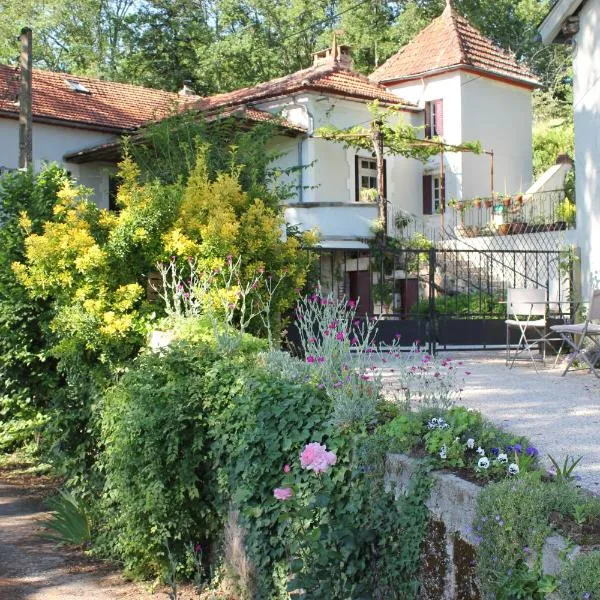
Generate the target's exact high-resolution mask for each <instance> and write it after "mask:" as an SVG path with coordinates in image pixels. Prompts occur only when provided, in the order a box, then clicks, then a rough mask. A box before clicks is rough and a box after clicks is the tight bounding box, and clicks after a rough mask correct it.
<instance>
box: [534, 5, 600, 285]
mask: <svg viewBox="0 0 600 600" xmlns="http://www.w3.org/2000/svg"><path fill="white" fill-rule="evenodd" d="M540 34H541V36H542V40H543V41H544V42H545V43H548V44H550V43H553V42H558V43H569V44H571V45H572V47H573V72H574V81H573V108H574V117H575V165H576V171H577V177H576V198H577V230H576V243H577V245H578V246H579V247H580V248H581V270H582V275H583V276H582V279H583V288H584V293H586V294H588V293H589V292H590V289H591V287H592V286H594V287H596V288H597V287H598V278H599V277H600V237H599V233H600V210H599V209H600V0H558V1H557V2H556V3H555V4H554V6H553V8H552V10H551V11H550V13H549V14H548V15H547V17H546V19H545V20H544V22H543V23H542V25H541V26H540Z"/></svg>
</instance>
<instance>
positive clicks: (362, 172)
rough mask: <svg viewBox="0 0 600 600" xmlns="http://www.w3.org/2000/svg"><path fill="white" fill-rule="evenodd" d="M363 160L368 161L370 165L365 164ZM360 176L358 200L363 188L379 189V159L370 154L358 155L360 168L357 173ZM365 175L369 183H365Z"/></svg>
mask: <svg viewBox="0 0 600 600" xmlns="http://www.w3.org/2000/svg"><path fill="white" fill-rule="evenodd" d="M363 161H364V162H367V163H368V166H364V165H363ZM356 176H357V177H358V198H356V201H357V202H358V201H360V193H361V191H362V190H371V189H375V190H376V189H377V160H376V159H374V158H371V157H369V156H360V155H359V156H358V170H357V173H356ZM363 177H366V178H367V180H368V183H369V185H368V186H365V185H363Z"/></svg>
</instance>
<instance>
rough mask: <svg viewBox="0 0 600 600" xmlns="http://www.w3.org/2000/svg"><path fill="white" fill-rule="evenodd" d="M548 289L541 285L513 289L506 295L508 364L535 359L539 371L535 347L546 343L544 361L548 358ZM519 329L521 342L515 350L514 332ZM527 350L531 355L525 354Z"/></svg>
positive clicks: (534, 363) (543, 354) (511, 366)
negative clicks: (512, 346)
mask: <svg viewBox="0 0 600 600" xmlns="http://www.w3.org/2000/svg"><path fill="white" fill-rule="evenodd" d="M547 305H548V302H547V300H546V290H543V289H539V288H509V289H508V293H507V298H506V314H507V319H506V321H505V323H506V366H509V368H511V369H512V368H513V366H514V364H515V361H517V360H531V362H532V363H533V366H534V367H535V370H536V372H537V364H536V357H535V356H534V355H533V353H532V352H531V349H532V348H533V347H534V346H536V345H540V343H541V344H542V345H543V349H542V362H543V361H544V359H545V354H546V344H545V343H544V335H545V328H546V307H547ZM513 330H517V331H518V332H519V334H520V335H519V342H518V344H517V347H516V348H515V349H514V351H511V344H510V334H511V331H513ZM525 353H527V355H528V356H522V355H524V354H525Z"/></svg>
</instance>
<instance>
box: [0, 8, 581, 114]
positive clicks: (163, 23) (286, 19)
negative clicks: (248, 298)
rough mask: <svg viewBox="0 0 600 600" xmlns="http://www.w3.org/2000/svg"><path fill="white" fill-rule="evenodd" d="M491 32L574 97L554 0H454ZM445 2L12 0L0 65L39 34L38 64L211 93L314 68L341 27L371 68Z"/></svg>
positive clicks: (559, 91) (562, 93)
mask: <svg viewBox="0 0 600 600" xmlns="http://www.w3.org/2000/svg"><path fill="white" fill-rule="evenodd" d="M454 4H455V7H456V9H457V10H458V11H459V12H460V13H461V14H464V15H465V16H466V17H467V18H468V19H469V20H470V21H471V22H472V23H473V24H474V25H475V26H476V27H478V28H479V29H480V30H481V31H482V32H483V34H484V35H486V36H488V37H490V38H491V39H492V40H493V41H494V42H496V43H497V44H499V45H500V46H502V47H504V48H509V49H510V50H512V51H513V52H515V54H516V56H517V58H518V59H519V60H525V61H528V63H529V64H531V66H532V68H533V69H534V70H535V72H536V73H537V74H538V75H539V76H540V77H541V79H542V80H543V82H544V84H545V85H546V87H547V89H549V90H550V93H551V96H552V97H555V98H558V99H559V100H560V101H562V102H566V101H567V100H568V98H567V97H566V96H568V94H569V93H570V87H571V83H570V80H569V74H570V66H571V57H570V52H569V49H568V48H566V47H564V46H544V45H542V44H541V42H540V41H539V39H538V37H537V26H538V25H539V23H540V22H541V20H542V19H543V17H544V16H545V14H546V13H547V12H548V10H549V8H550V5H551V2H550V0H454ZM444 6H445V1H444V0H397V1H394V2H381V0H362V1H361V0H318V1H317V2H308V1H307V0H285V1H284V2H276V3H273V2H269V1H267V0H243V1H239V0H169V1H166V0H142V1H140V2H132V0H84V1H82V2H77V3H75V4H73V3H68V2H66V1H65V0H50V1H49V2H45V3H43V4H40V3H38V2H32V1H31V0H26V1H25V3H23V2H17V1H16V0H2V2H0V12H1V13H2V16H3V18H2V20H1V24H0V33H1V34H2V35H0V40H1V42H0V61H2V62H13V61H14V59H15V57H16V55H17V42H16V39H15V38H16V34H18V29H19V27H21V26H23V25H29V26H32V27H33V29H34V36H35V37H34V58H35V62H36V64H38V65H40V66H42V67H45V68H50V69H55V70H69V71H72V72H73V73H82V74H90V75H96V76H100V75H105V76H109V77H111V78H116V79H120V80H124V81H130V82H132V83H139V84H142V85H150V86H154V87H159V88H163V89H168V90H173V91H174V90H177V89H179V88H180V87H181V85H182V82H183V80H185V79H189V80H191V81H192V82H193V85H194V87H195V88H196V91H197V92H198V93H200V94H202V95H205V94H210V93H214V92H220V91H226V90H230V89H235V88H240V87H244V86H247V85H252V84H256V83H258V82H260V81H266V80H268V79H270V78H273V77H276V76H280V75H284V74H286V73H290V72H293V71H295V70H298V69H300V68H305V67H308V66H310V64H311V62H312V59H311V54H312V53H313V52H315V51H316V50H319V49H321V48H323V47H325V46H327V45H328V44H329V42H330V39H331V33H332V31H334V30H341V31H343V40H344V41H345V42H346V43H349V44H351V45H352V47H353V54H354V58H355V66H356V68H357V69H358V70H359V71H361V72H364V73H368V72H370V71H372V70H373V69H374V67H376V66H377V65H379V64H381V63H382V62H383V61H384V60H386V59H387V58H388V57H389V56H391V55H392V54H393V53H394V52H396V51H397V50H398V49H399V48H400V47H401V46H402V45H404V44H406V43H407V42H408V41H410V39H412V37H414V36H415V35H416V34H417V33H418V31H420V30H421V29H422V28H423V27H424V26H425V25H427V24H428V23H429V22H430V21H431V19H433V18H435V17H437V16H438V15H439V14H440V13H441V12H442V10H443V9H444Z"/></svg>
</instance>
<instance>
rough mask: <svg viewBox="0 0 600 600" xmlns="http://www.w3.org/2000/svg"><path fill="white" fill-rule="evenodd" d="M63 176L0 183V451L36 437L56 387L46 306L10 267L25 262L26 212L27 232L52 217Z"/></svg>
mask: <svg viewBox="0 0 600 600" xmlns="http://www.w3.org/2000/svg"><path fill="white" fill-rule="evenodd" d="M65 180H66V173H65V172H64V171H63V170H62V169H60V168H58V167H56V166H49V167H46V168H44V169H43V170H42V171H41V172H40V173H38V174H36V175H34V174H33V173H32V172H31V171H26V172H22V171H19V172H15V173H7V174H5V175H3V176H2V177H0V330H1V331H2V335H1V336H0V451H2V450H9V449H13V448H14V447H15V446H18V445H22V444H24V443H26V442H28V441H30V440H32V439H34V438H37V436H38V435H39V432H40V429H41V427H42V425H43V424H44V423H45V422H46V421H47V414H46V406H47V403H48V400H49V398H50V397H51V396H52V395H53V393H54V390H55V389H56V387H57V386H59V385H60V377H59V376H58V375H57V373H56V368H55V361H54V359H53V358H52V357H51V356H50V355H49V353H48V347H49V337H50V332H49V331H48V323H49V322H50V319H51V317H52V310H51V306H50V304H49V303H48V302H42V301H38V302H32V301H31V299H30V298H29V297H28V295H27V292H26V290H25V289H24V288H23V287H22V286H21V285H20V284H19V283H18V281H17V279H16V277H15V274H14V272H13V270H12V263H13V262H15V261H20V260H22V259H23V257H24V252H25V245H24V239H25V237H26V233H25V231H24V230H23V228H22V227H21V224H20V222H19V219H20V215H21V213H22V212H24V211H27V213H28V215H29V220H30V227H31V231H32V232H38V233H39V232H40V231H41V228H42V223H43V222H44V221H46V220H47V219H50V218H51V216H52V209H53V207H54V204H55V202H56V194H57V191H58V189H60V187H61V186H62V185H63V184H64V182H65Z"/></svg>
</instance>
